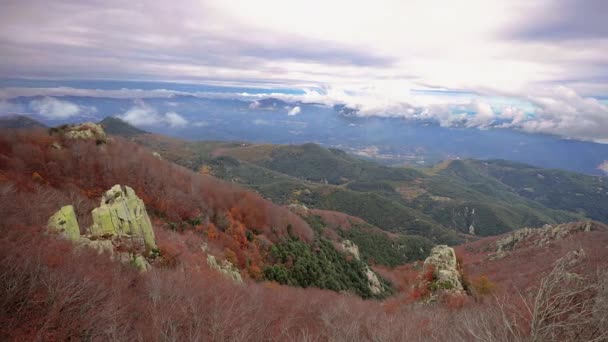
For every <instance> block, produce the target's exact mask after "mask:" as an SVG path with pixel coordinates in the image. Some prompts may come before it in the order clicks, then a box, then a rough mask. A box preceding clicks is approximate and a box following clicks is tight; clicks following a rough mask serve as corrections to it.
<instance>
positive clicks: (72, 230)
mask: <svg viewBox="0 0 608 342" xmlns="http://www.w3.org/2000/svg"><path fill="white" fill-rule="evenodd" d="M48 227H49V229H50V230H51V231H53V232H56V233H59V234H61V235H62V236H63V237H65V238H66V239H69V240H72V241H78V240H79V239H80V226H79V225H78V220H77V219H76V213H75V212H74V207H73V206H71V205H66V206H63V207H61V209H59V211H57V212H56V213H55V214H53V216H51V217H50V218H49V221H48Z"/></svg>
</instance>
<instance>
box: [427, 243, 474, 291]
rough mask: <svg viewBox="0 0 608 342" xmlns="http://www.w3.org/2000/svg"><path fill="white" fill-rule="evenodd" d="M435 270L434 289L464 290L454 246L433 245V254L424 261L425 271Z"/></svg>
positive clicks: (432, 286) (432, 287) (431, 285)
mask: <svg viewBox="0 0 608 342" xmlns="http://www.w3.org/2000/svg"><path fill="white" fill-rule="evenodd" d="M429 270H432V271H433V272H434V274H433V275H434V280H433V283H432V284H430V287H431V289H432V290H454V291H459V292H460V291H463V290H464V288H463V286H462V282H461V281H460V279H461V276H460V272H459V271H458V262H457V260H456V253H455V252H454V249H453V248H452V247H448V246H446V245H438V246H435V247H433V249H432V250H431V255H429V257H428V258H426V260H425V261H424V266H423V271H424V272H428V271H429Z"/></svg>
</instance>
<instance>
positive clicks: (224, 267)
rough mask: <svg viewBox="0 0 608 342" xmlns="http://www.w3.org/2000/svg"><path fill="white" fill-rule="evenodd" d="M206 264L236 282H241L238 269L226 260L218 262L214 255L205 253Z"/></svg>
mask: <svg viewBox="0 0 608 342" xmlns="http://www.w3.org/2000/svg"><path fill="white" fill-rule="evenodd" d="M207 265H209V267H211V268H212V269H214V270H217V271H220V272H221V273H222V274H224V275H225V276H226V277H228V278H230V279H232V280H233V281H234V282H236V283H242V282H243V278H241V273H240V272H239V269H238V268H237V267H236V266H234V265H233V264H232V263H231V262H230V261H228V260H222V261H221V262H220V263H218V262H217V260H216V259H215V256H213V255H207Z"/></svg>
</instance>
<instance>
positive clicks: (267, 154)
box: [135, 134, 605, 244]
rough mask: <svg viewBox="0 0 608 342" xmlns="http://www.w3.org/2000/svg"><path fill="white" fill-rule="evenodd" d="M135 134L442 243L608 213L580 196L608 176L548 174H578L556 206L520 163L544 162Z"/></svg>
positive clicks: (219, 172)
mask: <svg viewBox="0 0 608 342" xmlns="http://www.w3.org/2000/svg"><path fill="white" fill-rule="evenodd" d="M135 141H136V142H138V143H140V144H143V145H145V146H148V147H150V148H152V149H153V150H155V151H158V152H160V154H161V155H162V156H163V157H164V158H167V159H168V160H171V161H173V162H176V163H178V164H180V165H183V166H185V167H188V168H190V169H193V170H197V171H199V172H201V173H207V174H212V175H214V176H216V177H219V178H221V179H224V180H227V181H230V182H234V183H238V184H242V185H245V186H247V187H250V188H252V189H255V190H256V191H258V192H259V193H260V194H262V195H263V196H264V197H266V198H268V199H270V200H272V201H273V202H276V203H282V204H290V203H302V204H305V205H307V206H309V207H312V208H319V209H328V210H336V211H341V212H344V213H347V214H350V215H353V216H357V217H360V218H362V219H364V220H365V221H367V222H369V223H371V224H373V225H375V226H378V227H380V228H382V229H385V230H387V231H393V232H397V231H399V232H407V233H411V234H417V235H423V236H426V237H428V238H431V239H433V240H434V241H436V242H443V243H450V244H454V243H456V242H458V241H459V240H460V239H461V238H459V237H457V235H456V234H455V233H460V234H474V235H480V236H488V235H496V234H502V233H505V232H508V231H510V230H513V229H517V228H521V227H526V226H542V225H543V224H547V223H548V224H553V223H559V222H565V221H571V220H578V219H581V218H583V217H585V215H584V212H588V213H594V214H593V216H588V217H591V218H595V219H599V220H602V221H604V220H605V218H603V217H602V216H601V208H600V207H601V203H602V201H601V199H602V198H599V199H600V201H594V200H591V201H588V200H582V199H584V198H587V197H589V198H596V197H594V196H598V195H599V194H597V190H598V189H597V188H596V189H594V188H593V187H592V186H588V185H586V184H594V185H598V184H599V185H601V182H603V180H602V178H601V177H593V176H586V175H580V174H574V173H568V172H562V171H555V170H552V171H551V172H548V173H547V175H548V179H547V181H548V182H549V181H550V182H554V183H555V182H559V181H561V180H562V179H572V181H571V184H570V183H569V184H570V185H569V187H570V188H571V189H570V190H569V192H563V191H559V187H555V188H554V189H551V191H552V192H556V191H557V193H558V194H556V195H555V196H561V197H563V198H561V201H562V202H563V204H562V205H559V202H553V203H549V202H550V201H546V200H543V197H542V196H536V197H532V196H531V195H530V194H529V192H528V191H527V190H529V189H527V190H525V189H524V188H527V186H526V185H525V184H524V183H523V182H524V181H525V179H527V177H524V176H525V174H524V173H523V171H522V170H528V171H526V172H528V173H530V172H532V171H530V170H542V169H538V168H532V167H528V168H527V169H526V168H525V167H524V166H522V169H518V168H514V167H511V168H505V167H499V164H500V162H498V161H487V162H480V161H474V160H453V161H451V162H446V163H443V164H441V165H440V166H439V167H437V168H434V169H413V168H396V167H386V166H382V165H379V164H376V163H373V162H370V161H365V160H361V159H358V158H356V157H353V156H351V155H348V154H346V153H344V152H343V151H340V150H337V149H326V148H323V147H321V146H319V145H315V144H304V145H270V144H249V143H239V142H204V141H196V142H189V141H183V140H179V139H174V138H169V137H164V136H160V135H154V134H146V135H139V136H137V137H136V138H135ZM503 164H504V162H503ZM484 165H491V166H492V167H488V166H484ZM500 172H503V173H504V174H500ZM506 174H508V176H507V175H506ZM565 175H567V176H565ZM518 182H522V183H521V184H518ZM518 186H519V188H518ZM522 189H524V190H522ZM544 191H547V194H551V193H552V192H551V191H549V189H548V188H542V191H540V190H539V193H540V192H544ZM577 193H578V194H579V195H576V194H577ZM580 194H582V196H580ZM575 208H581V210H577V209H575ZM598 211H599V213H598Z"/></svg>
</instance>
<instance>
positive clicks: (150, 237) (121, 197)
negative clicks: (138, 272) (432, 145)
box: [89, 185, 157, 250]
mask: <svg viewBox="0 0 608 342" xmlns="http://www.w3.org/2000/svg"><path fill="white" fill-rule="evenodd" d="M91 215H92V216H93V225H92V226H91V228H90V229H89V230H90V232H91V234H92V235H95V236H103V237H114V236H116V237H126V238H128V239H131V240H132V241H134V242H135V243H141V244H143V246H145V248H146V249H147V250H151V249H154V248H157V247H156V242H155V238H154V230H153V229H152V223H150V218H149V217H148V213H147V212H146V207H145V205H144V202H143V201H142V200H141V199H140V198H139V197H137V195H136V194H135V191H133V189H131V188H130V187H128V186H125V187H124V189H123V187H122V186H120V185H114V186H113V187H112V189H110V190H108V191H106V193H105V194H104V195H103V196H102V198H101V204H100V206H99V207H98V208H95V209H93V211H92V212H91Z"/></svg>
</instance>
